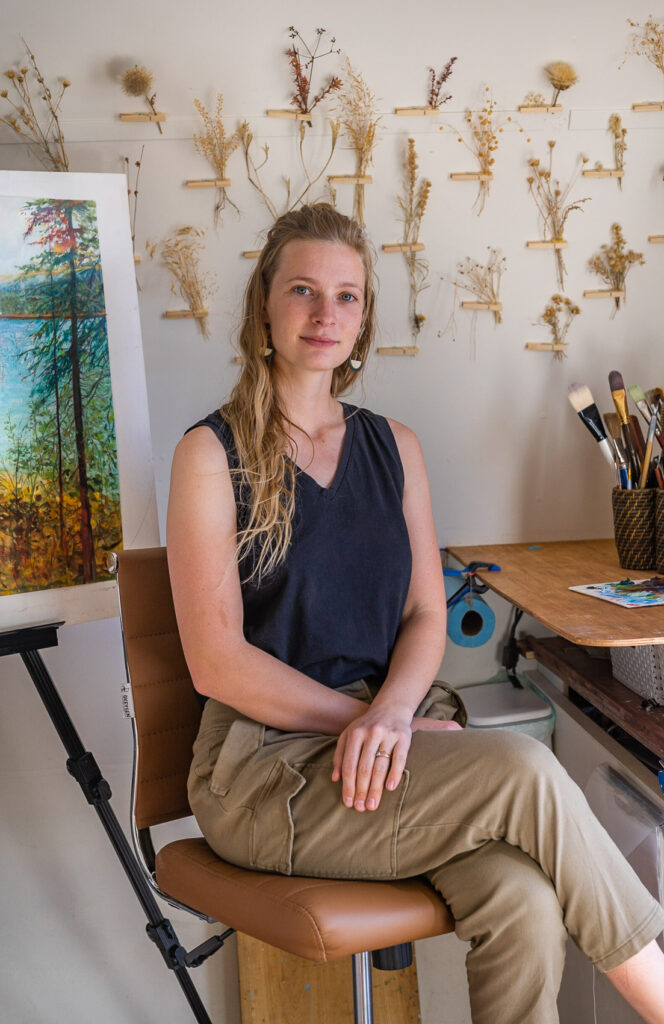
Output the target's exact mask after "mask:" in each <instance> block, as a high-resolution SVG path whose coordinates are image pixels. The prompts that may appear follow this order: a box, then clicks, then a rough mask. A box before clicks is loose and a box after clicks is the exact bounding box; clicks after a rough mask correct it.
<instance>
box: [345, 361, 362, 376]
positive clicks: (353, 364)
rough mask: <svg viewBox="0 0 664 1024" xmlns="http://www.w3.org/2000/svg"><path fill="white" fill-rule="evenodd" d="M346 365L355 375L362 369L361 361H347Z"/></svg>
mask: <svg viewBox="0 0 664 1024" xmlns="http://www.w3.org/2000/svg"><path fill="white" fill-rule="evenodd" d="M348 365H349V366H350V368H351V370H353V371H354V372H355V373H357V371H358V370H361V369H362V360H361V359H349V360H348Z"/></svg>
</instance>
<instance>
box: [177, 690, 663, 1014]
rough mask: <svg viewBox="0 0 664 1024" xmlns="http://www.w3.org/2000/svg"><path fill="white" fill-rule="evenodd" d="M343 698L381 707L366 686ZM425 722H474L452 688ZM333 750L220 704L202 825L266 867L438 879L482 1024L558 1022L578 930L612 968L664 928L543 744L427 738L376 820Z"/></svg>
mask: <svg viewBox="0 0 664 1024" xmlns="http://www.w3.org/2000/svg"><path fill="white" fill-rule="evenodd" d="M345 692H347V693H351V694H352V695H353V696H356V697H360V698H362V699H366V700H370V699H371V693H370V690H369V687H368V686H367V685H366V683H364V682H362V681H359V682H358V683H354V684H352V685H351V686H349V687H346V688H345ZM417 713H418V714H419V715H423V714H426V715H429V716H431V717H435V718H440V719H448V720H449V719H452V718H456V719H457V720H458V721H459V723H460V724H462V725H465V718H466V716H465V710H464V709H463V705H462V703H461V700H460V699H459V697H458V696H457V695H456V694H455V693H454V691H452V690H451V689H450V688H449V687H447V686H445V684H443V683H435V684H434V686H433V687H432V689H431V691H430V692H429V694H428V696H427V698H426V699H425V701H424V702H423V704H422V705H421V706H420V708H419V709H418V712H417ZM335 742H336V741H335V738H334V737H329V736H321V735H319V734H305V733H285V732H281V731H279V730H277V729H270V728H267V727H266V726H263V725H260V724H259V723H257V722H254V721H252V720H250V719H247V718H245V717H243V716H242V715H239V714H238V713H237V712H236V711H234V710H233V709H231V708H229V707H226V706H225V705H223V704H220V703H218V702H217V701H213V700H209V701H208V702H207V703H206V706H205V709H204V712H203V717H202V721H201V727H200V731H199V734H198V738H197V740H196V743H195V745H194V758H193V762H192V767H191V773H190V776H189V798H190V802H191V807H192V810H193V812H194V814H195V815H196V818H197V820H198V823H199V825H200V828H201V830H202V832H203V834H204V835H205V837H206V839H207V840H208V842H209V844H210V846H211V847H212V848H213V849H214V850H215V851H216V852H217V853H218V854H219V856H220V857H222V858H224V859H225V860H229V861H231V862H232V863H235V864H238V865H240V866H243V867H249V868H255V869H258V870H261V871H275V872H279V873H282V874H291V873H293V874H296V875H311V876H314V877H316V876H317V877H324V878H358V879H362V878H364V879H368V878H373V879H386V878H406V877H411V876H413V875H425V876H426V877H427V878H428V879H429V880H430V881H431V883H432V884H433V885H434V886H435V888H436V889H437V890H438V891H439V892H440V894H441V895H442V897H443V899H444V900H445V901H446V903H447V904H448V906H449V907H450V910H451V912H452V914H453V915H454V919H455V922H456V933H457V935H458V936H459V937H460V938H462V939H465V940H469V941H470V943H471V947H472V948H471V950H470V952H469V954H468V958H467V970H468V980H469V988H470V1001H471V1009H472V1017H473V1022H474V1024H555V1022H556V1021H557V1020H558V1015H557V1010H556V996H557V992H558V988H559V985H560V978H561V975H562V969H563V960H564V947H565V940H566V938H567V933H569V934H570V935H571V936H572V938H573V939H574V941H575V942H576V943H577V945H578V946H579V947H580V948H581V950H582V951H583V952H584V953H585V954H586V956H587V957H588V958H589V959H590V961H591V962H592V963H594V964H595V965H596V966H597V967H598V968H599V969H600V970H602V971H606V970H609V969H611V968H612V967H616V966H617V965H618V964H620V963H622V962H623V961H624V960H626V959H627V958H628V957H629V956H631V955H632V954H634V953H636V952H638V950H639V949H641V948H642V947H643V946H645V945H646V944H647V943H648V942H650V941H651V940H652V939H653V938H655V937H656V936H657V935H658V934H659V933H660V932H661V931H662V928H664V911H662V908H661V907H660V906H659V904H658V903H657V902H656V901H655V900H654V899H653V898H652V897H651V896H650V894H649V893H648V891H647V890H646V889H645V888H644V886H643V885H642V884H641V882H640V881H639V879H638V877H637V876H636V874H635V873H634V871H633V870H632V868H631V867H630V866H629V865H628V864H627V862H626V861H625V859H624V858H623V857H622V855H621V853H620V852H619V850H618V849H617V848H616V846H615V845H614V844H613V842H612V840H611V839H610V838H609V836H608V835H607V834H606V832H605V831H604V830H603V828H602V827H601V826H600V824H599V823H598V822H597V820H596V819H595V817H594V816H593V814H592V812H591V811H590V809H589V807H588V805H587V803H586V801H585V798H584V796H583V794H582V793H581V791H580V790H579V788H578V787H577V786H576V785H575V784H574V783H573V782H572V780H571V779H570V778H569V776H568V775H567V773H566V772H565V771H564V769H563V768H562V767H561V765H560V764H559V762H558V761H557V760H556V758H555V757H554V755H553V754H552V753H551V752H550V751H549V750H548V749H547V748H546V747H545V746H544V744H542V743H539V742H538V741H537V740H533V739H531V738H530V737H529V736H524V735H522V734H519V733H513V732H508V731H503V730H495V731H489V732H485V731H479V730H478V731H473V730H464V731H451V732H447V731H446V732H438V733H436V732H416V733H415V734H414V735H413V742H412V745H411V749H410V751H409V755H408V761H407V766H406V771H405V772H404V776H403V778H402V781H401V783H400V785H399V786H398V787H397V789H396V790H395V791H393V792H391V793H390V792H385V793H384V795H383V798H382V800H381V803H380V806H379V808H378V810H376V811H371V812H369V811H366V812H364V813H358V812H357V811H355V810H353V809H352V808H351V809H349V808H346V807H344V805H343V804H342V802H341V787H340V784H339V783H332V782H331V781H330V776H331V773H332V756H333V753H334V747H335Z"/></svg>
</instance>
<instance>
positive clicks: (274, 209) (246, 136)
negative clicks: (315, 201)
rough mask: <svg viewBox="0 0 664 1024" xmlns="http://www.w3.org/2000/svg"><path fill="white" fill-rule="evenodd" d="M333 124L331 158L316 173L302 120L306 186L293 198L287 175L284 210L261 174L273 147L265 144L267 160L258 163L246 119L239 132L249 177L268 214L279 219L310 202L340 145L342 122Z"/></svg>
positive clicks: (300, 145)
mask: <svg viewBox="0 0 664 1024" xmlns="http://www.w3.org/2000/svg"><path fill="white" fill-rule="evenodd" d="M329 124H330V132H331V142H330V152H329V154H328V155H327V158H326V160H325V162H324V164H323V165H322V167H321V168H320V170H319V171H318V173H317V174H315V175H313V172H310V170H309V167H308V165H307V161H306V158H305V154H304V142H305V136H306V122H305V121H300V122H299V125H298V135H299V143H298V155H299V160H300V166H301V168H302V171H303V173H304V178H305V184H304V188H302V189H301V190H300V192H299V193H297V194H296V195H295V197H293V190H292V185H291V179H290V178H289V177H287V176H284V178H283V182H284V185H285V187H286V199H285V203H284V206H283V209H281V210H280V209H279V207H278V205H277V203H276V202H275V201H274V200H273V199H272V198H271V197H270V195H269V194H268V192H267V191H266V190H265V187H264V186H263V183H262V181H261V176H260V172H261V170H262V168H263V167H265V165H266V163H267V161H268V159H269V155H270V147H269V146H268V144H267V143H264V144H263V146H261V151H262V153H263V159H262V160H261V161H260V163H256V161H255V160H254V157H253V154H252V145H253V142H254V134H253V132H252V130H251V126H250V125H249V122H248V121H243V122H242V124H241V125H240V127H239V128H238V132H239V134H240V141H241V145H242V152H243V153H244V163H245V168H246V171H247V178H248V179H249V183H250V184H251V185H252V186H253V188H255V189H256V191H257V192H258V194H259V195H260V197H261V199H262V201H263V203H264V204H265V207H266V209H267V211H268V213H269V214H270V216H271V217H272V219H273V220H276V219H277V217H279V216H280V215H281V214H282V213H287V212H288V211H289V210H294V209H295V208H296V207H297V206H300V205H301V204H302V203H303V202H304V201H305V200H307V201H310V196H309V193H310V192H311V189H312V188H313V187H314V185H316V184H317V183H318V182H319V181H320V179H321V178H322V177H323V175H324V174H325V172H326V170H327V168H328V167H329V165H330V161H331V160H332V157H333V155H334V151H335V149H336V146H337V140H338V138H339V122H338V121H332V120H330V122H329Z"/></svg>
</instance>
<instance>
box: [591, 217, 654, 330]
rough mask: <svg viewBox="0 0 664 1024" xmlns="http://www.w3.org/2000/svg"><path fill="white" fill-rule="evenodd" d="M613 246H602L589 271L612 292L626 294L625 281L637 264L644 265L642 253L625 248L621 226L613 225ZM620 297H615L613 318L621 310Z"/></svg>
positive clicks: (593, 258)
mask: <svg viewBox="0 0 664 1024" xmlns="http://www.w3.org/2000/svg"><path fill="white" fill-rule="evenodd" d="M611 239H612V241H611V244H610V245H602V246H600V250H599V252H598V253H595V255H594V256H591V258H590V259H589V260H588V269H589V270H592V272H593V274H597V275H598V277H601V279H602V281H604V282H605V283H606V284H607V285H608V286H609V288H610V289H611V290H612V291H624V292H626V286H625V279H626V277H627V275H628V273H629V271H630V270H631V269H632V267H633V266H635V265H636V264H641V265H642V264H644V263H645V259H644V258H643V253H642V252H634V250H633V249H626V248H625V238H624V236H623V233H622V228H621V226H620V224H612V225H611ZM620 298H621V297H620V296H619V295H616V296H614V299H613V301H614V308H613V312H612V316H615V314H616V312H617V311H618V310H619V309H620Z"/></svg>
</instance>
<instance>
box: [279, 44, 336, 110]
mask: <svg viewBox="0 0 664 1024" xmlns="http://www.w3.org/2000/svg"><path fill="white" fill-rule="evenodd" d="M326 31H327V30H326V29H324V28H317V29H316V39H315V41H314V44H313V46H311V47H310V46H308V45H307V43H305V41H304V39H303V38H302V36H301V35H300V33H299V32H298V30H297V29H296V28H295V26H294V25H290V26H289V28H288V35H289V36H290V38H291V39H292V40H293V42H292V43H291V45H290V46H289V48H288V49H287V50H286V56H287V57H288V63H289V66H290V70H291V75H292V76H293V84H294V86H295V92H294V93H293V96H292V97H291V103H292V105H293V106H295V107H297V109H298V110H299V111H300V113H302V114H310V113H311V112H312V110H313V109H314V107H317V106H318V104H319V103H320V102H321V101H322V100H324V99H325V97H326V96H329V94H330V93H331V92H336V90H337V89H340V88H341V79H340V78H338V77H337V76H336V75H332V76H331V77H330V78H329V79H328V80H327V82H326V84H325V85H323V86H321V88H320V89H319V90H318V92H317V93H316V94H315V95H313V96H312V92H311V81H312V78H313V73H314V66H315V64H316V61H317V60H322V59H323V58H324V57H329V56H330V54H331V53H341V50H335V49H334V44H335V43H336V39H335V37H334V36H332V38H331V39H330V42H329V49H328V50H325V51H324V52H323V53H319V50H320V46H321V43H322V41H323V36H324V35H325V34H326ZM308 123H309V124H311V122H308Z"/></svg>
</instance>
